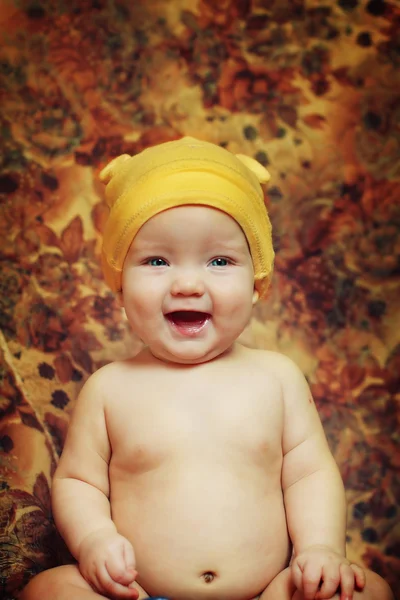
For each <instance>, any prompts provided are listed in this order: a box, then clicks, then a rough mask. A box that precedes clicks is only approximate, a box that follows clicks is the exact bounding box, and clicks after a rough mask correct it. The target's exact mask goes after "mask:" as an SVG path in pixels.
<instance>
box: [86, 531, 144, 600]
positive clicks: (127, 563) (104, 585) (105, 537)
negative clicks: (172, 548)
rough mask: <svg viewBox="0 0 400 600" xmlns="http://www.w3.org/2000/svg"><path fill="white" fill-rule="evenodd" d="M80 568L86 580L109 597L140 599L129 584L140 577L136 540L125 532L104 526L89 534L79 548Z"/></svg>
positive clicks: (97, 590)
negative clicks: (132, 539)
mask: <svg viewBox="0 0 400 600" xmlns="http://www.w3.org/2000/svg"><path fill="white" fill-rule="evenodd" d="M79 569H80V571H81V573H82V575H83V577H84V578H85V579H86V581H87V582H88V583H89V584H90V585H91V586H92V587H93V588H94V590H95V591H96V592H99V593H100V594H106V595H107V597H111V598H118V599H125V598H129V599H130V600H137V598H138V596H139V592H138V591H137V590H136V589H135V588H133V587H129V585H130V584H132V583H133V582H134V580H135V578H136V575H137V571H136V570H135V554H134V551H133V547H132V544H131V543H130V542H129V541H128V540H127V539H126V538H124V537H123V536H122V535H119V533H117V532H115V531H110V530H108V529H101V530H99V531H96V532H94V533H92V534H90V535H89V536H88V537H87V538H85V539H84V540H83V542H82V544H81V546H80V548H79Z"/></svg>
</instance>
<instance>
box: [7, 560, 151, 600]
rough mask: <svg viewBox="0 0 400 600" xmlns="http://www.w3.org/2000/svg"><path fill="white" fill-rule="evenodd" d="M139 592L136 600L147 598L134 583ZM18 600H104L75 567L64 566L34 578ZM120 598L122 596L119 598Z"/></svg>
mask: <svg viewBox="0 0 400 600" xmlns="http://www.w3.org/2000/svg"><path fill="white" fill-rule="evenodd" d="M132 587H135V588H136V589H137V590H138V592H139V598H138V600H143V598H147V597H148V594H146V592H145V591H144V590H143V588H141V587H140V585H138V584H136V583H134V584H133V585H132ZM18 598H19V600H104V599H105V598H107V596H102V595H101V594H98V593H97V592H95V591H94V590H93V589H92V588H91V587H90V585H89V584H88V582H87V581H86V580H85V579H84V578H83V577H82V575H81V573H80V571H79V569H78V567H77V565H64V566H62V567H56V568H55V569H49V570H48V571H43V572H42V573H40V574H39V575H37V576H36V577H34V578H33V579H32V580H31V581H30V582H29V583H28V585H27V586H26V587H25V588H24V590H23V591H22V593H21V594H20V596H18ZM121 598H122V596H121Z"/></svg>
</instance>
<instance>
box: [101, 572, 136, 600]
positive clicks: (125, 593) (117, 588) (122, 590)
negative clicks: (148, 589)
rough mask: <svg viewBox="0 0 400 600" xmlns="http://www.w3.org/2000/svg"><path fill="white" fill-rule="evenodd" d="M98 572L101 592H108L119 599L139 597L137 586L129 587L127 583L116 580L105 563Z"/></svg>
mask: <svg viewBox="0 0 400 600" xmlns="http://www.w3.org/2000/svg"><path fill="white" fill-rule="evenodd" d="M97 574H98V579H99V581H100V584H101V592H103V593H104V592H106V593H107V594H108V595H109V596H111V598H116V599H118V600H125V599H126V600H128V599H129V600H137V599H138V597H139V592H138V590H137V589H135V588H128V587H127V586H126V585H122V584H121V583H117V582H116V581H114V580H113V579H112V578H111V576H110V575H109V573H108V571H107V568H106V566H105V565H102V566H101V567H99V569H98V571H97Z"/></svg>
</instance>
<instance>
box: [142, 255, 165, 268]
mask: <svg viewBox="0 0 400 600" xmlns="http://www.w3.org/2000/svg"><path fill="white" fill-rule="evenodd" d="M147 264H148V265H150V266H152V267H163V266H165V265H166V264H167V263H166V262H165V260H164V259H163V258H159V257H155V258H149V260H148V261H147Z"/></svg>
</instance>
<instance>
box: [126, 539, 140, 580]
mask: <svg viewBox="0 0 400 600" xmlns="http://www.w3.org/2000/svg"><path fill="white" fill-rule="evenodd" d="M123 556H124V561H125V568H126V569H127V571H130V572H131V573H133V574H134V575H133V577H132V579H131V581H134V579H135V578H136V575H137V571H136V569H135V562H136V560H135V553H134V551H133V548H132V544H130V543H129V542H128V541H126V542H125V543H124V545H123Z"/></svg>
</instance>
